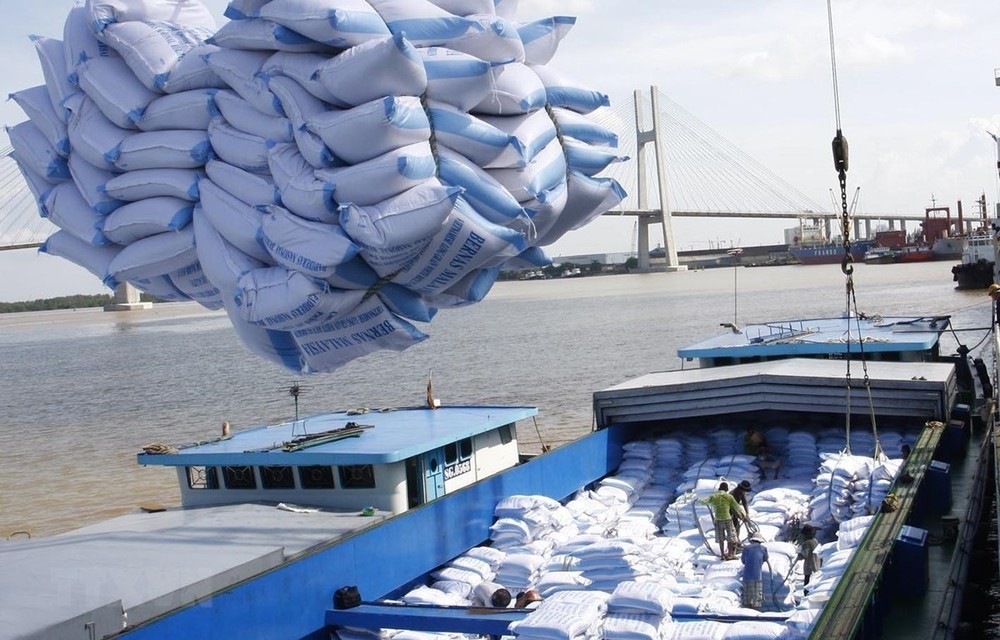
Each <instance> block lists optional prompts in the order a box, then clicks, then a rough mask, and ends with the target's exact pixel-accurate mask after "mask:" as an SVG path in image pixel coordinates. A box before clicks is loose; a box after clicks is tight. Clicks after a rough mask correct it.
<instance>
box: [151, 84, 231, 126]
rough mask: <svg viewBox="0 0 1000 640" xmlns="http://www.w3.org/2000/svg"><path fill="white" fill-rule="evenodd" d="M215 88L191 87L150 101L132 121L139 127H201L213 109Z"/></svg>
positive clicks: (211, 115) (209, 119) (209, 120)
mask: <svg viewBox="0 0 1000 640" xmlns="http://www.w3.org/2000/svg"><path fill="white" fill-rule="evenodd" d="M217 91H218V90H217V89H191V90H190V91H181V92H178V93H174V94H171V95H166V96H160V97H158V98H156V99H155V100H153V101H152V102H150V103H149V104H148V105H147V106H146V109H145V111H143V113H142V117H141V118H139V120H138V121H137V122H136V123H135V124H136V126H137V127H138V128H139V129H140V130H142V131H169V130H173V129H195V130H201V131H204V130H205V129H207V128H208V124H209V123H210V122H211V121H212V118H213V117H214V115H215V113H216V109H215V94H216V92H217Z"/></svg>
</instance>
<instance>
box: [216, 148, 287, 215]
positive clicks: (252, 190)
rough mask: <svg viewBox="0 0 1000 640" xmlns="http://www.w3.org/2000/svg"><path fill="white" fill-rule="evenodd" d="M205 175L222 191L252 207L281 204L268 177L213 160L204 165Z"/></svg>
mask: <svg viewBox="0 0 1000 640" xmlns="http://www.w3.org/2000/svg"><path fill="white" fill-rule="evenodd" d="M205 173H206V174H208V177H209V178H210V179H211V180H212V182H214V183H215V184H216V185H217V186H219V187H220V188H222V190H223V191H225V192H227V193H229V194H235V196H236V197H237V199H239V200H241V201H242V202H244V203H246V204H248V205H250V206H252V207H256V206H259V205H268V204H280V203H281V192H280V190H279V189H278V186H277V185H276V184H275V181H274V178H273V177H272V176H270V175H267V174H258V173H250V172H249V171H244V170H243V169H240V168H239V167H234V166H233V165H231V164H228V163H226V162H222V161H221V160H215V159H213V160H209V161H208V163H207V164H206V165H205Z"/></svg>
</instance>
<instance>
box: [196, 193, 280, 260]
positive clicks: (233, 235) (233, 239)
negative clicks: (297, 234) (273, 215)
mask: <svg viewBox="0 0 1000 640" xmlns="http://www.w3.org/2000/svg"><path fill="white" fill-rule="evenodd" d="M198 186H199V189H200V190H201V207H202V210H203V211H204V212H205V217H206V218H208V221H209V222H211V223H212V226H213V227H215V229H216V230H217V231H218V232H219V233H220V234H222V237H223V238H225V239H226V241H227V242H229V243H230V244H232V245H233V246H234V247H236V248H237V249H239V250H240V251H242V252H243V253H245V254H247V255H249V256H251V257H253V258H256V259H257V260H260V261H261V262H264V263H265V264H271V262H272V258H271V256H270V254H268V252H267V250H266V249H264V247H262V246H260V243H259V242H257V234H258V233H259V232H260V226H261V223H262V220H263V217H264V214H263V213H261V212H260V211H259V210H257V209H255V208H254V207H252V206H250V205H248V204H246V203H245V202H243V201H242V200H240V199H239V198H237V197H236V196H234V195H232V194H230V193H228V192H226V191H223V190H222V189H221V188H220V187H219V186H218V185H216V184H215V183H214V182H213V181H211V180H203V181H202V182H201V183H200V184H199V185H198Z"/></svg>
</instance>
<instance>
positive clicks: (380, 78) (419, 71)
mask: <svg viewBox="0 0 1000 640" xmlns="http://www.w3.org/2000/svg"><path fill="white" fill-rule="evenodd" d="M317 79H318V80H319V82H320V83H321V84H322V85H323V86H324V87H326V89H327V91H328V92H329V93H330V95H331V96H333V97H334V98H336V100H337V102H338V103H339V105H338V106H340V105H342V106H352V107H353V106H358V105H361V104H364V103H366V102H369V101H371V100H374V99H376V98H384V97H385V96H420V95H422V94H423V93H424V91H425V90H426V89H427V73H426V72H425V71H424V65H423V64H422V63H421V60H420V57H419V56H418V55H417V51H416V48H415V47H414V46H413V45H412V44H411V43H410V42H409V41H408V40H407V39H405V38H403V37H402V36H399V35H396V36H392V37H386V38H382V39H379V40H369V41H368V42H364V43H362V44H359V45H357V46H354V47H351V48H350V49H348V50H347V51H344V52H343V53H341V54H339V55H337V56H335V57H333V58H331V59H330V60H328V61H327V62H325V63H324V64H322V65H320V67H319V69H318V70H317Z"/></svg>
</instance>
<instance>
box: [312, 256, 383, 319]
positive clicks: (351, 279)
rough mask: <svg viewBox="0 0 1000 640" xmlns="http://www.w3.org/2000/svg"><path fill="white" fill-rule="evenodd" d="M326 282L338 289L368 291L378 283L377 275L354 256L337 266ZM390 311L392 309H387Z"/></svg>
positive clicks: (359, 257)
mask: <svg viewBox="0 0 1000 640" xmlns="http://www.w3.org/2000/svg"><path fill="white" fill-rule="evenodd" d="M326 280H327V282H329V283H330V284H332V285H333V286H335V287H337V288H338V289H365V290H367V289H370V288H372V287H374V286H375V285H376V284H378V282H379V275H378V274H377V273H375V270H374V269H372V268H371V267H370V266H368V263H367V262H365V261H364V260H363V259H362V258H361V256H355V257H354V258H353V259H352V260H348V261H347V262H345V263H344V264H340V265H337V268H336V269H334V271H333V275H332V276H330V277H329V278H327V279H326ZM389 310H390V311H392V309H391V308H390V309H389Z"/></svg>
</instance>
